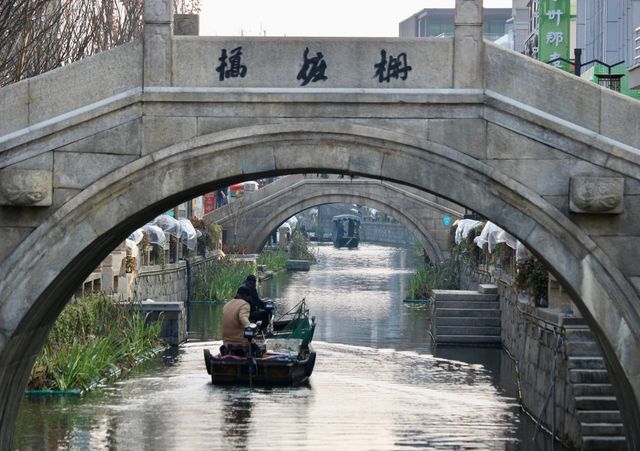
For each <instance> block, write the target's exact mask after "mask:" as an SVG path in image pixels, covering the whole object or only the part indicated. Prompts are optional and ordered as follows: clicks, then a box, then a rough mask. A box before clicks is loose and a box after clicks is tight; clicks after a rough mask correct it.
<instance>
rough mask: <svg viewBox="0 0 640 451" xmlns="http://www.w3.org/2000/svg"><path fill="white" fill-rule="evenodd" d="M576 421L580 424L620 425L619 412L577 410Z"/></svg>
mask: <svg viewBox="0 0 640 451" xmlns="http://www.w3.org/2000/svg"><path fill="white" fill-rule="evenodd" d="M576 415H577V416H578V421H580V424H582V423H622V417H621V416H620V411H619V410H578V411H576Z"/></svg>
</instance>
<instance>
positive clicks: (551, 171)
mask: <svg viewBox="0 0 640 451" xmlns="http://www.w3.org/2000/svg"><path fill="white" fill-rule="evenodd" d="M488 163H489V164H490V165H491V166H493V167H494V168H496V169H498V170H499V171H501V172H502V173H503V174H508V175H509V177H515V178H517V179H518V180H519V181H520V183H523V184H524V185H526V186H528V187H529V188H531V189H532V190H534V191H535V192H537V193H538V194H541V195H545V196H546V195H558V194H565V195H568V194H569V180H570V178H571V177H575V176H580V175H583V174H593V175H594V176H602V177H608V176H612V175H613V173H612V172H609V171H606V170H603V169H601V168H599V167H597V166H594V165H592V164H590V163H587V162H585V161H576V160H569V159H563V160H538V161H536V163H535V165H532V164H531V163H530V160H490V161H488Z"/></svg>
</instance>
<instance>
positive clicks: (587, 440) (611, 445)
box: [582, 436, 627, 451]
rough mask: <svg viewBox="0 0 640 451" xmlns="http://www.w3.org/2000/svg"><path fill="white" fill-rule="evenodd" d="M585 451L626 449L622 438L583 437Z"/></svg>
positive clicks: (625, 442)
mask: <svg viewBox="0 0 640 451" xmlns="http://www.w3.org/2000/svg"><path fill="white" fill-rule="evenodd" d="M582 440H583V443H584V450H585V451H618V450H621V451H622V450H626V449H627V441H626V440H625V438H624V437H603V436H595V437H593V436H583V437H582Z"/></svg>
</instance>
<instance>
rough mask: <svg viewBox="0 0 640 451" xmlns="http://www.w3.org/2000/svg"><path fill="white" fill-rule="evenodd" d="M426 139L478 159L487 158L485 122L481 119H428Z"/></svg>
mask: <svg viewBox="0 0 640 451" xmlns="http://www.w3.org/2000/svg"><path fill="white" fill-rule="evenodd" d="M428 130H429V132H428V140H429V141H433V142H436V143H438V144H443V145H445V146H447V147H451V148H452V149H456V150H459V151H460V152H462V153H465V154H467V155H469V156H470V157H473V158H477V159H479V160H485V159H486V158H487V123H486V121H485V120H483V119H430V120H429V126H428Z"/></svg>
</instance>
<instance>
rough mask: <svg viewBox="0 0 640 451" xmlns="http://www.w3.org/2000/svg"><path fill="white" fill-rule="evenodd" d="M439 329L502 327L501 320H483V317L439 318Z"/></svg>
mask: <svg viewBox="0 0 640 451" xmlns="http://www.w3.org/2000/svg"><path fill="white" fill-rule="evenodd" d="M437 326H438V327H440V326H460V327H500V318H483V317H481V316H474V317H469V318H465V317H460V316H457V317H446V316H444V317H439V318H438V324H437Z"/></svg>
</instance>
